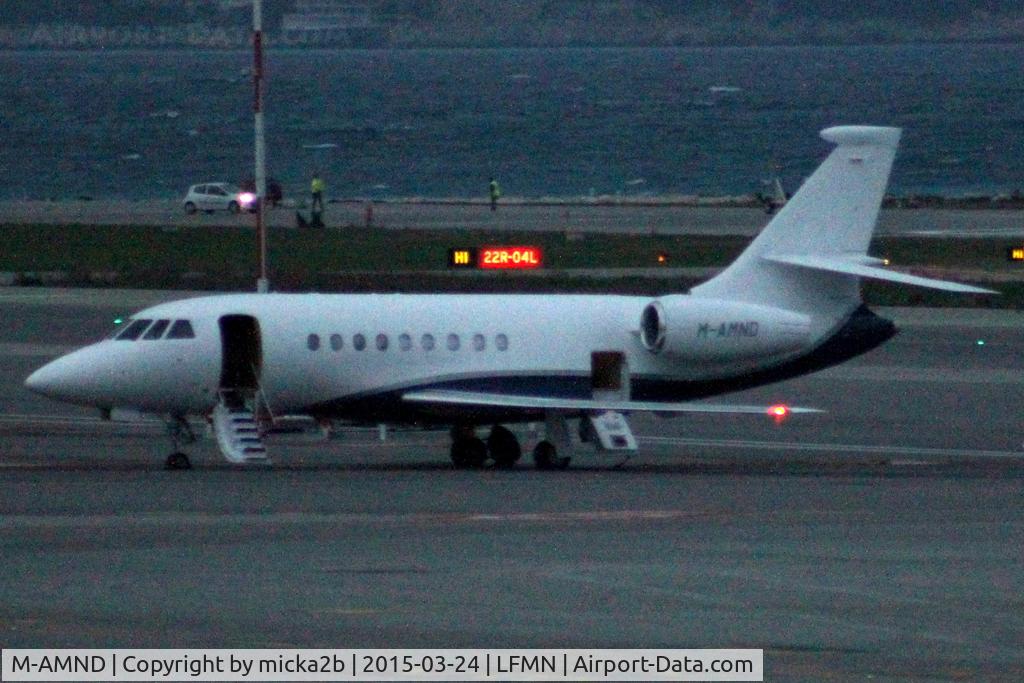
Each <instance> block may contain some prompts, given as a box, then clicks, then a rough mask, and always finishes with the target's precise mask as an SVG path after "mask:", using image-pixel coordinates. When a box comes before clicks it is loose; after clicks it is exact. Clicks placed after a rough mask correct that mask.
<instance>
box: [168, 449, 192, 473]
mask: <svg viewBox="0 0 1024 683" xmlns="http://www.w3.org/2000/svg"><path fill="white" fill-rule="evenodd" d="M164 469H166V470H190V469H192V461H191V460H189V459H188V456H187V455H185V454H184V453H180V452H179V453H171V454H170V455H168V456H167V462H166V463H164Z"/></svg>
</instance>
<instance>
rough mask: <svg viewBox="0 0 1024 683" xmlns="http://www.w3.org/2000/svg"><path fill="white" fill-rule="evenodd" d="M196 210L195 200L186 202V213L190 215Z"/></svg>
mask: <svg viewBox="0 0 1024 683" xmlns="http://www.w3.org/2000/svg"><path fill="white" fill-rule="evenodd" d="M195 212H196V205H195V203H194V202H185V213H187V214H188V215H189V216H191V215H192V214H194V213H195Z"/></svg>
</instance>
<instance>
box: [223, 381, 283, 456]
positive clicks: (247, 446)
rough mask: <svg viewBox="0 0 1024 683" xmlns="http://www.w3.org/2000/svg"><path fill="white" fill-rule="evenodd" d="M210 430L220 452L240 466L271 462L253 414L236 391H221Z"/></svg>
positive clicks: (247, 403) (251, 409) (246, 402)
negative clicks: (211, 429)
mask: <svg viewBox="0 0 1024 683" xmlns="http://www.w3.org/2000/svg"><path fill="white" fill-rule="evenodd" d="M213 431H214V434H215V435H216V437H217V445H218V446H219V447H220V452H221V453H222V454H223V455H224V457H225V458H226V459H227V460H228V461H229V462H233V463H236V464H240V465H248V464H264V463H268V462H270V458H268V457H267V447H266V446H265V445H263V438H262V436H261V435H260V429H259V425H258V424H257V423H256V414H255V413H254V411H253V408H252V407H251V406H250V404H249V402H248V401H245V400H244V399H243V398H242V397H241V395H239V394H238V393H237V392H234V391H223V392H221V400H220V403H218V404H217V407H215V408H214V409H213Z"/></svg>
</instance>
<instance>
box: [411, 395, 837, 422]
mask: <svg viewBox="0 0 1024 683" xmlns="http://www.w3.org/2000/svg"><path fill="white" fill-rule="evenodd" d="M402 399H403V400H405V401H412V402H415V403H435V404H438V405H453V406H478V407H485V408H522V409H524V410H550V411H556V412H570V413H576V412H592V411H606V410H613V411H616V412H621V413H718V414H736V415H773V416H782V415H781V414H780V413H779V412H778V411H779V410H780V408H781V407H780V406H749V405H746V406H745V405H723V404H714V403H661V402H659V401H621V400H607V401H606V400H593V399H580V398H554V397H549V396H519V395H516V394H492V393H487V392H475V391H453V390H449V389H431V390H425V391H411V392H409V393H407V394H404V395H403V396H402ZM781 409H782V410H783V411H784V412H783V414H788V413H821V412H824V411H821V410H818V409H816V408H793V407H788V406H787V407H785V408H781Z"/></svg>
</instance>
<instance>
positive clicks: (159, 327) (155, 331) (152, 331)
mask: <svg viewBox="0 0 1024 683" xmlns="http://www.w3.org/2000/svg"><path fill="white" fill-rule="evenodd" d="M170 324H171V321H170V320H157V321H156V322H155V323H153V327H151V328H149V329H148V330H146V334H145V335H143V337H142V338H143V339H159V338H160V337H162V336H164V330H166V329H167V328H168V326H170Z"/></svg>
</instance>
